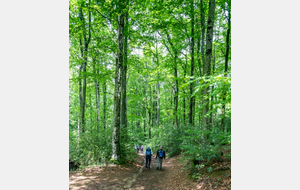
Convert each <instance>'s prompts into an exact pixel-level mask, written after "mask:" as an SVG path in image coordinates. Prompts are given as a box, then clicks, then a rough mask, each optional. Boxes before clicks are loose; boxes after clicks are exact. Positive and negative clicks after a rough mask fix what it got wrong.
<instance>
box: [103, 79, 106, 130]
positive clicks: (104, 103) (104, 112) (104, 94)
mask: <svg viewBox="0 0 300 190" xmlns="http://www.w3.org/2000/svg"><path fill="white" fill-rule="evenodd" d="M105 128H106V81H104V82H103V129H104V130H105Z"/></svg>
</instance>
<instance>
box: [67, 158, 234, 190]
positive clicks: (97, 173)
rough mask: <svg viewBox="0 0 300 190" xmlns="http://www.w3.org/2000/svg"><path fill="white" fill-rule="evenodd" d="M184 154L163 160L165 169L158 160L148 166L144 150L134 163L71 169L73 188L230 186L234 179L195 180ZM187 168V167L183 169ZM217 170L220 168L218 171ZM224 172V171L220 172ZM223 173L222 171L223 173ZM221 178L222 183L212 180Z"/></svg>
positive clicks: (182, 189) (144, 189)
mask: <svg viewBox="0 0 300 190" xmlns="http://www.w3.org/2000/svg"><path fill="white" fill-rule="evenodd" d="M181 157H182V156H175V157H172V158H170V159H169V158H167V157H166V159H165V160H163V164H162V170H157V168H156V166H157V159H155V158H154V156H153V157H152V159H151V166H150V169H146V168H145V156H144V154H142V153H141V152H140V153H139V156H138V157H136V159H135V161H134V162H133V163H131V165H130V166H129V165H127V166H124V165H122V166H120V165H108V166H103V167H97V168H86V169H84V170H82V171H70V172H69V189H70V190H100V189H101V190H102V189H103V190H121V189H122V190H127V189H128V190H129V189H130V190H165V189H170V190H186V189H230V182H231V178H230V176H229V177H228V175H227V176H226V177H225V178H226V180H227V182H226V183H225V182H224V183H223V186H222V184H221V182H222V180H223V177H220V176H218V175H217V176H210V177H211V178H209V179H206V175H203V176H205V178H203V177H202V178H200V179H198V180H197V181H195V180H192V177H191V175H189V174H190V170H189V167H188V166H190V164H188V163H187V162H183V161H180V160H181ZM184 168H186V169H184ZM216 172H217V171H216ZM218 172H224V171H221V170H220V171H218ZM222 176H223V173H222ZM213 180H218V181H217V182H219V184H220V185H219V184H218V185H219V186H216V185H215V184H214V188H212V185H211V183H210V182H213Z"/></svg>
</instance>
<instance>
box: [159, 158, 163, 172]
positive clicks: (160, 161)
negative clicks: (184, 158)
mask: <svg viewBox="0 0 300 190" xmlns="http://www.w3.org/2000/svg"><path fill="white" fill-rule="evenodd" d="M162 162H163V158H159V165H160V167H159V168H160V169H162Z"/></svg>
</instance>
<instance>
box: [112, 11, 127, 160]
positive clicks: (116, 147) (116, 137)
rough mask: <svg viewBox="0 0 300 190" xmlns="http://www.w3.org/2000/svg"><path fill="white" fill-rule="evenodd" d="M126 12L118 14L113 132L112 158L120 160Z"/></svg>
mask: <svg viewBox="0 0 300 190" xmlns="http://www.w3.org/2000/svg"><path fill="white" fill-rule="evenodd" d="M123 33H124V14H123V13H121V14H120V15H119V16H118V47H117V48H118V50H117V51H118V52H117V59H116V72H115V92H114V117H113V134H112V159H113V160H115V161H120V156H121V152H120V103H121V82H122V81H121V73H122V65H123V43H124V38H123Z"/></svg>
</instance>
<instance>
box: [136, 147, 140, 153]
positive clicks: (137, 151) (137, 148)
mask: <svg viewBox="0 0 300 190" xmlns="http://www.w3.org/2000/svg"><path fill="white" fill-rule="evenodd" d="M139 148H140V147H139V145H136V153H139Z"/></svg>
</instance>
